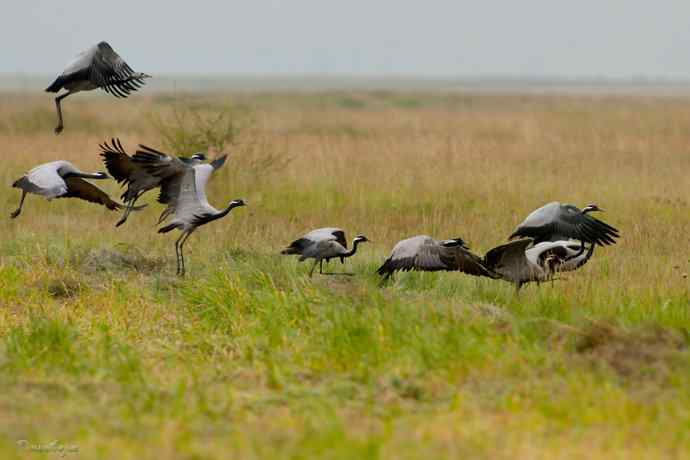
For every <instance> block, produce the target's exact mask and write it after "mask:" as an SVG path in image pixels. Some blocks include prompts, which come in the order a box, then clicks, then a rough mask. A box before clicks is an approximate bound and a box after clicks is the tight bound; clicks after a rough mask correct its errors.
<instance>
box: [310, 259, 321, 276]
mask: <svg viewBox="0 0 690 460" xmlns="http://www.w3.org/2000/svg"><path fill="white" fill-rule="evenodd" d="M318 263H319V261H318V260H314V265H312V266H311V270H309V278H311V275H313V274H314V269H315V268H316V264H318Z"/></svg>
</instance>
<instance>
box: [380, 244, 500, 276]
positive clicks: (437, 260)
mask: <svg viewBox="0 0 690 460" xmlns="http://www.w3.org/2000/svg"><path fill="white" fill-rule="evenodd" d="M398 270H400V271H410V270H418V271H439V270H445V271H460V272H463V273H467V274H468V275H474V276H488V277H494V276H493V274H492V273H491V271H490V270H487V269H486V267H484V265H483V263H482V259H481V257H479V256H476V255H475V254H472V253H471V252H470V251H469V248H468V247H467V246H466V245H465V242H464V241H463V240H462V238H453V239H449V240H441V241H439V240H435V239H433V238H432V237H430V236H427V235H417V236H413V237H411V238H407V239H404V240H402V241H400V242H398V243H397V244H396V245H395V246H394V247H393V250H392V251H391V253H390V255H389V256H388V259H386V261H385V262H384V263H383V265H381V266H380V267H379V268H378V270H376V273H378V274H379V275H381V276H382V277H383V278H381V284H383V283H385V282H386V280H387V279H388V278H389V277H391V276H392V275H393V273H395V272H396V271H398Z"/></svg>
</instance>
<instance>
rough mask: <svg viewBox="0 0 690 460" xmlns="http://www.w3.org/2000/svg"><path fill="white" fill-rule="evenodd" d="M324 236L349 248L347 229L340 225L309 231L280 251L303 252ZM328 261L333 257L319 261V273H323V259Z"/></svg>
mask: <svg viewBox="0 0 690 460" xmlns="http://www.w3.org/2000/svg"><path fill="white" fill-rule="evenodd" d="M323 238H328V239H332V238H333V239H335V240H336V241H337V242H338V243H339V244H340V245H341V246H342V247H344V248H345V249H347V239H346V237H345V230H343V229H342V228H338V227H324V228H317V229H315V230H312V231H310V232H309V233H306V234H305V235H304V236H303V237H301V238H299V239H297V240H295V241H293V242H292V243H290V245H289V246H288V247H286V248H285V249H283V250H282V251H281V252H280V253H281V254H286V255H289V254H299V255H301V254H302V251H304V249H305V248H307V247H309V246H310V245H312V244H313V243H315V242H317V241H319V240H321V239H323ZM338 257H339V258H340V262H341V263H345V259H344V257H342V256H338ZM324 260H325V261H326V263H328V262H329V261H330V260H331V258H325V259H321V261H320V262H319V273H323V261H324Z"/></svg>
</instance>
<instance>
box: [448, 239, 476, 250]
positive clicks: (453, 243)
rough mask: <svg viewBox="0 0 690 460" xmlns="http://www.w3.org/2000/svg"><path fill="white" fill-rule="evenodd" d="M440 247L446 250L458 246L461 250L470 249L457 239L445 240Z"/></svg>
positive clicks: (461, 240)
mask: <svg viewBox="0 0 690 460" xmlns="http://www.w3.org/2000/svg"><path fill="white" fill-rule="evenodd" d="M441 246H445V247H447V248H453V247H457V246H460V247H461V248H463V249H469V248H470V247H469V246H467V245H466V244H465V241H464V240H463V239H462V238H460V237H458V238H451V239H449V240H445V241H442V242H441Z"/></svg>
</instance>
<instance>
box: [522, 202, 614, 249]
mask: <svg viewBox="0 0 690 460" xmlns="http://www.w3.org/2000/svg"><path fill="white" fill-rule="evenodd" d="M515 237H528V238H534V239H535V241H536V242H541V241H558V240H567V239H570V238H574V239H577V240H580V241H585V242H588V243H594V244H598V245H600V246H603V245H608V244H614V243H615V242H616V241H615V238H619V237H620V234H619V232H618V229H616V228H614V227H611V226H610V225H608V224H606V223H605V222H602V221H601V220H599V219H597V218H595V217H592V216H590V215H589V214H583V213H582V211H581V210H580V209H578V208H577V207H575V206H572V205H562V204H561V203H558V202H555V201H554V202H552V203H549V204H547V205H545V206H542V207H541V208H539V209H537V210H535V211H533V212H532V213H531V214H530V215H529V216H527V218H526V219H525V220H524V221H523V222H522V223H521V224H520V225H518V227H517V228H516V229H515V231H514V232H513V234H512V235H510V238H511V239H512V238H515Z"/></svg>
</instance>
